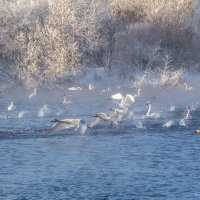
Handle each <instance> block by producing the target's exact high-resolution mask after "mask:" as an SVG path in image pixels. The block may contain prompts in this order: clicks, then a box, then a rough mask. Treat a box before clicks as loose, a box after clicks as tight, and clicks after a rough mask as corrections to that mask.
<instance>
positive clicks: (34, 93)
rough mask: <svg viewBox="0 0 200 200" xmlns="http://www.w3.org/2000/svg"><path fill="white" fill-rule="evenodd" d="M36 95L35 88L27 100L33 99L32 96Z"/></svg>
mask: <svg viewBox="0 0 200 200" xmlns="http://www.w3.org/2000/svg"><path fill="white" fill-rule="evenodd" d="M36 95H37V89H36V88H35V89H34V90H33V93H32V94H30V95H29V96H28V98H29V99H30V98H32V97H34V96H36Z"/></svg>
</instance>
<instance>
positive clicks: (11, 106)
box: [7, 99, 14, 112]
mask: <svg viewBox="0 0 200 200" xmlns="http://www.w3.org/2000/svg"><path fill="white" fill-rule="evenodd" d="M13 108H14V103H13V101H12V99H10V100H9V101H8V108H7V110H8V111H9V112H11V111H12V110H13Z"/></svg>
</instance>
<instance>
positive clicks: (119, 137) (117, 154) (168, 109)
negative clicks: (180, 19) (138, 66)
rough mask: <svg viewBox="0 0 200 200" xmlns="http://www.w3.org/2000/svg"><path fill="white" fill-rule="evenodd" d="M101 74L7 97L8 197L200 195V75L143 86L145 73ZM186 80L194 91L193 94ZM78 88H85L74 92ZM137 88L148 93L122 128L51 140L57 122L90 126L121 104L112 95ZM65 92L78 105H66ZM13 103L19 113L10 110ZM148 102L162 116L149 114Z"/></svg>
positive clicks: (0, 140)
mask: <svg viewBox="0 0 200 200" xmlns="http://www.w3.org/2000/svg"><path fill="white" fill-rule="evenodd" d="M97 71H98V70H97ZM100 71H101V70H100ZM96 75H98V76H99V79H98V80H95V78H94V73H93V72H91V73H88V75H86V77H85V79H84V78H82V79H81V78H80V77H79V79H77V80H76V81H75V82H74V83H73V84H71V85H65V86H63V87H62V88H60V89H44V88H43V89H42V88H38V89H37V95H36V96H34V97H33V98H31V99H30V98H28V96H29V94H30V93H32V89H30V90H25V89H15V90H12V91H9V93H8V94H6V95H5V96H3V98H2V99H1V104H0V113H1V114H0V120H1V129H0V163H1V165H0V178H1V183H0V199H3V200H4V199H6V200H7V199H9V200H11V199H13V200H14V199H154V198H158V199H166V198H170V199H182V198H183V197H184V198H185V199H195V198H197V196H198V195H199V194H200V190H199V186H200V183H199V181H198V178H199V162H200V159H199V142H200V137H199V135H195V134H194V133H193V131H194V130H195V129H197V128H199V127H200V125H199V117H200V114H199V111H200V105H199V101H200V100H199V92H200V85H199V82H200V78H199V77H198V76H195V74H182V75H181V78H180V80H179V81H178V83H177V84H176V85H175V86H173V87H171V85H173V83H170V84H167V83H166V82H165V84H163V80H161V75H159V74H158V75H148V74H147V75H146V76H145V78H144V79H143V80H142V83H139V82H140V81H139V80H141V77H142V76H143V75H142V76H141V75H139V74H138V75H136V76H135V79H133V81H131V80H129V81H119V80H118V79H117V78H115V77H109V76H107V75H106V74H104V72H101V73H100V72H96ZM95 77H96V76H95ZM175 81H176V80H175ZM184 83H187V84H188V86H190V87H193V89H192V90H186V88H185V86H184ZM89 84H92V86H93V89H91V86H90V87H89ZM72 86H73V87H81V88H82V90H77V91H76V90H75V91H70V90H68V88H69V87H72ZM137 86H138V87H140V88H141V89H142V90H141V95H140V96H139V97H138V98H136V101H135V103H133V104H132V105H131V106H130V107H129V112H128V114H127V117H126V118H125V119H124V121H123V123H122V124H121V125H120V128H119V130H117V128H116V127H115V126H113V127H111V126H110V124H109V123H106V122H100V123H99V124H97V125H96V126H94V127H93V128H92V129H87V130H86V132H85V134H84V135H82V134H80V132H79V131H74V129H68V130H62V131H59V132H57V133H55V134H51V135H48V133H47V131H46V130H47V129H49V128H50V127H51V126H52V123H51V122H50V121H51V120H53V119H54V118H58V119H64V118H81V119H83V120H85V121H86V123H87V124H90V122H91V120H92V116H93V115H94V114H95V113H97V112H106V111H107V110H108V108H110V107H116V105H115V104H114V103H112V102H111V101H108V100H107V99H108V98H109V97H110V96H111V95H113V94H116V93H119V92H120V93H122V94H126V93H129V94H132V95H133V94H136V93H137ZM64 94H65V96H66V98H67V100H69V101H71V103H70V104H64V103H63V99H64ZM10 98H12V100H13V102H14V107H15V108H14V109H13V111H12V112H10V113H8V112H7V103H8V100H9V99H10ZM147 101H150V102H151V105H152V107H151V113H157V114H159V117H154V116H152V117H148V118H147V117H146V113H147V110H148V106H147V105H146V104H147ZM187 106H190V107H191V111H190V114H189V116H188V118H187V119H186V117H185V116H186V114H187V111H186V107H187ZM181 120H182V122H184V123H181Z"/></svg>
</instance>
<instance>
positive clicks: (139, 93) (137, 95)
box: [133, 88, 142, 98]
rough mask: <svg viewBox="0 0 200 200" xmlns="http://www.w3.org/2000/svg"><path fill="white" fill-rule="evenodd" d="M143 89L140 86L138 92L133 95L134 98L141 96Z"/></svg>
mask: <svg viewBox="0 0 200 200" xmlns="http://www.w3.org/2000/svg"><path fill="white" fill-rule="evenodd" d="M141 90H142V89H141V88H138V90H137V94H135V95H133V96H134V98H136V97H139V96H140V95H141Z"/></svg>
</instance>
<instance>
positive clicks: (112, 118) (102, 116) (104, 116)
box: [90, 109, 118, 127]
mask: <svg viewBox="0 0 200 200" xmlns="http://www.w3.org/2000/svg"><path fill="white" fill-rule="evenodd" d="M116 117H117V112H116V111H115V110H111V109H109V112H108V113H102V112H99V113H96V114H95V115H93V119H92V122H91V124H90V127H93V126H95V125H96V124H97V123H98V122H99V121H101V120H103V121H106V122H111V124H113V123H114V124H115V125H118V122H117V121H116Z"/></svg>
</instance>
